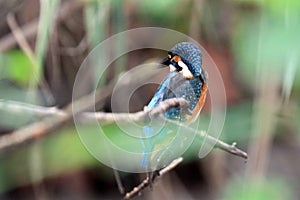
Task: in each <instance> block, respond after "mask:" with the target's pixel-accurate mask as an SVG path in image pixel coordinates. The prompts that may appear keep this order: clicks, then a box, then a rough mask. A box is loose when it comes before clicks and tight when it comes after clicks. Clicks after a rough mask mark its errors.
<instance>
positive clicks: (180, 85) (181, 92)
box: [142, 72, 202, 167]
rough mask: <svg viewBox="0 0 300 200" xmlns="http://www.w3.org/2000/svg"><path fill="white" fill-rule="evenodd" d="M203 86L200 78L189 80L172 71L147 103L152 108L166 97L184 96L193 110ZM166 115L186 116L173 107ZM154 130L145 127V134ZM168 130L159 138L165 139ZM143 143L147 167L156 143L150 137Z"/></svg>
mask: <svg viewBox="0 0 300 200" xmlns="http://www.w3.org/2000/svg"><path fill="white" fill-rule="evenodd" d="M201 86H202V82H201V81H200V79H196V78H195V79H192V80H187V79H185V78H184V77H183V76H182V75H181V74H179V73H177V72H172V73H170V74H169V75H168V76H167V77H166V78H165V79H164V81H163V82H162V83H161V85H160V86H159V88H158V89H157V91H156V92H155V94H154V96H153V98H152V99H151V101H150V102H149V104H148V105H147V108H149V109H152V108H154V107H156V106H157V105H158V104H159V103H160V102H162V101H164V100H166V99H170V98H179V97H183V98H185V99H186V100H187V101H188V103H189V105H190V110H193V109H194V108H195V106H196V104H197V102H198V100H199V98H200V95H201ZM165 117H166V118H168V119H172V120H182V121H184V120H185V117H184V116H182V115H181V113H180V109H179V108H171V109H170V110H168V111H167V112H166V113H165ZM153 131H154V128H153V127H150V126H144V127H143V132H144V136H146V137H147V138H149V137H151V136H152V134H153ZM167 132H168V130H163V131H162V132H160V133H159V134H160V136H161V137H159V138H160V139H163V137H164V136H165V135H166V134H167ZM142 145H143V158H142V166H144V167H145V166H147V162H148V160H149V158H148V157H149V152H152V151H153V149H154V145H155V144H153V143H151V140H150V141H149V139H142Z"/></svg>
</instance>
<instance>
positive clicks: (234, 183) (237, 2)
mask: <svg viewBox="0 0 300 200" xmlns="http://www.w3.org/2000/svg"><path fill="white" fill-rule="evenodd" d="M0 5H1V6H0V16H1V17H2V19H4V20H2V21H1V22H0V51H1V53H0V133H1V136H3V135H5V134H9V133H10V132H11V131H13V130H14V129H16V128H20V127H22V126H24V125H25V124H29V123H32V122H34V121H39V120H40V118H38V117H36V116H35V115H34V114H32V113H30V112H28V113H27V112H25V113H18V112H12V111H11V110H9V109H8V107H7V106H6V105H7V104H9V103H13V102H12V100H13V101H18V102H26V103H31V104H34V105H41V106H57V107H63V106H66V105H68V103H69V102H70V101H71V97H72V86H73V83H74V79H75V76H76V72H77V70H78V68H79V67H80V65H81V63H82V62H83V60H84V59H85V57H86V56H87V54H88V53H89V51H90V50H92V49H93V48H94V47H95V46H96V45H97V44H98V43H99V42H101V41H103V40H105V39H106V38H108V37H110V36H111V35H113V34H116V33H119V32H122V31H125V30H128V29H131V28H138V27H145V26H156V27H164V28H169V29H174V30H176V31H179V32H182V33H185V34H187V35H189V36H190V37H192V38H193V39H195V40H196V41H198V42H199V43H200V44H201V45H202V46H203V47H204V48H205V49H206V50H207V51H208V53H209V54H210V55H211V57H212V59H213V60H214V61H215V63H216V64H217V66H218V68H219V71H220V73H221V75H222V78H223V80H224V85H225V89H226V95H227V106H228V107H227V116H226V121H225V125H224V129H223V132H222V135H221V139H222V140H224V141H225V142H228V143H230V144H231V143H232V142H237V144H238V146H239V147H240V148H241V149H244V150H246V151H247V152H248V154H249V160H248V161H246V162H245V161H244V160H242V159H240V158H237V157H235V156H233V155H229V154H227V153H225V152H222V151H220V150H214V151H213V152H211V153H210V154H209V155H208V156H207V157H205V158H204V159H201V160H199V159H198V158H197V152H198V150H199V141H197V140H195V142H194V143H193V145H192V146H191V147H190V148H189V149H188V151H187V152H186V153H185V154H184V158H185V159H184V163H183V164H181V165H180V166H179V167H177V168H176V169H175V170H174V171H173V172H171V173H170V174H169V175H167V176H166V177H165V178H163V179H161V180H160V181H159V183H157V185H155V186H154V189H153V191H146V192H145V194H143V195H142V196H141V197H138V198H140V199H226V200H227V199H228V200H234V199H258V200H260V199H278V200H279V199H300V192H299V191H300V173H299V169H300V157H299V155H298V153H299V152H300V151H299V150H300V140H299V136H300V135H299V129H300V125H299V122H300V110H299V98H300V71H299V69H298V68H299V55H300V46H299V44H300V39H299V35H300V26H299V24H300V1H298V0H286V1H282V0H263V1H258V0H165V1H159V0H151V1H150V0H144V1H138V0H124V1H122V0H98V1H97V0H40V1H39V0H12V1H4V0H0ZM13 20H15V22H16V23H17V26H19V27H16V26H14V24H13V23H12V21H13ZM19 29H20V31H21V35H22V36H23V40H22V38H21V41H20V38H19V41H16V38H15V36H14V35H13V34H12V32H14V33H15V34H16V33H17V32H18V31H19ZM24 40H25V42H24ZM114 48H115V49H114V51H115V52H118V51H120V50H121V49H122V48H124V41H119V42H118V43H117V44H116V45H115V46H114ZM164 56H165V54H164V53H161V52H157V51H155V50H149V49H145V50H142V51H138V52H135V53H129V54H128V55H125V56H123V57H122V58H120V59H118V60H117V61H116V62H114V63H113V64H112V67H111V68H110V69H111V70H107V71H106V76H105V78H104V79H103V80H101V82H100V83H98V82H96V81H95V77H92V75H93V73H91V77H92V78H91V79H90V82H89V83H85V85H86V86H85V87H86V90H85V91H84V92H83V93H85V94H87V93H89V92H90V91H91V89H92V88H93V87H94V86H95V85H98V87H101V86H103V85H105V84H107V83H108V82H109V81H110V80H111V79H112V78H113V77H116V76H117V75H118V74H120V73H121V72H122V71H126V70H128V69H130V68H132V67H134V66H136V65H138V64H142V63H144V62H146V61H147V60H149V59H153V58H157V59H162V58H163V57H164ZM204 68H205V66H204ZM94 70H97V68H95V69H94ZM209 76H213V75H209ZM154 78H156V79H159V78H157V77H154ZM155 89H156V87H155V86H149V87H148V89H146V88H144V89H141V90H139V92H138V93H137V94H136V98H134V100H133V101H134V102H131V105H134V106H131V111H138V110H142V108H143V106H144V105H146V104H147V102H148V101H149V99H150V98H151V96H152V95H153V93H154V92H155ZM150 91H151V92H150ZM8 100H11V101H8ZM109 103H110V101H109V100H107V101H106V103H105V104H104V105H101V106H100V107H99V108H98V109H99V110H102V111H107V112H109V111H111V108H110V104H109ZM209 112H210V105H209V102H208V103H207V104H206V106H205V108H204V111H203V112H202V114H201V116H202V118H203V119H206V118H208V116H209ZM204 121H205V120H204ZM107 129H108V132H110V133H111V138H113V140H116V141H118V140H119V142H120V143H122V144H124V145H125V146H126V145H128V146H129V147H130V143H126V141H124V140H123V138H120V137H116V136H117V135H118V133H117V131H116V128H115V125H111V126H108V127H107ZM90 131H92V130H90ZM88 132H89V129H87V133H88ZM143 177H144V176H142V175H139V174H128V173H121V179H122V181H123V184H124V186H125V189H126V191H128V190H130V189H131V188H133V187H134V186H135V185H137V184H138V183H139V182H140V180H141V179H142V178H143ZM121 197H122V196H121V195H120V194H119V192H118V188H117V184H116V183H115V180H114V176H113V172H112V170H111V169H109V168H108V167H106V166H104V165H102V164H101V163H99V162H98V161H97V160H96V159H95V158H93V157H92V156H91V155H90V154H89V153H88V151H87V150H86V149H85V148H84V146H83V145H82V143H81V142H80V139H79V137H78V135H77V134H76V130H75V128H74V127H73V126H72V125H70V126H67V127H66V128H63V129H61V130H59V131H57V133H55V134H51V136H48V137H45V138H42V139H39V140H36V141H34V142H31V143H30V144H26V145H21V146H17V147H14V148H13V149H9V150H6V151H2V152H0V198H1V199H69V198H72V199H95V198H97V199H120V198H121Z"/></svg>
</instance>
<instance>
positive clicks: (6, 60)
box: [0, 50, 39, 86]
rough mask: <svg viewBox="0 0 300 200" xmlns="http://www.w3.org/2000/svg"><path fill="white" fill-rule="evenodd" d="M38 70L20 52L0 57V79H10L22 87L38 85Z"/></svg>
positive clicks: (14, 51)
mask: <svg viewBox="0 0 300 200" xmlns="http://www.w3.org/2000/svg"><path fill="white" fill-rule="evenodd" d="M36 74H37V69H36V68H35V67H34V66H33V64H32V62H31V60H30V59H29V58H28V57H27V56H26V55H25V54H24V52H23V51H20V50H11V51H8V52H5V53H2V54H1V55H0V79H8V80H10V81H12V82H15V83H17V84H18V85H20V86H29V85H30V84H32V83H33V84H34V85H35V84H37V83H38V81H39V80H38V79H37V78H36V76H35V75H36Z"/></svg>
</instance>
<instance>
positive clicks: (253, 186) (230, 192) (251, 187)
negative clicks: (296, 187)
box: [221, 178, 293, 200]
mask: <svg viewBox="0 0 300 200" xmlns="http://www.w3.org/2000/svg"><path fill="white" fill-rule="evenodd" d="M221 199H222V200H240V199H242V200H253V199H255V200H266V199H272V200H282V199H293V198H292V191H291V189H290V186H289V185H288V184H287V183H286V182H285V181H283V180H282V179H274V178H273V179H271V180H257V179H251V180H247V181H245V180H244V179H242V180H235V181H233V182H231V184H229V185H228V186H227V188H226V189H225V194H224V197H223V198H221Z"/></svg>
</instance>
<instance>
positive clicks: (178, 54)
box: [141, 42, 208, 167]
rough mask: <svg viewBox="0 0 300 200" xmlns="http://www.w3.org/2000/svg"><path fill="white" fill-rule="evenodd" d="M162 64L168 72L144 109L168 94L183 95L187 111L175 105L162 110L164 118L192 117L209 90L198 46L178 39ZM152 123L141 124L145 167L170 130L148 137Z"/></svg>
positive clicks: (192, 118)
mask: <svg viewBox="0 0 300 200" xmlns="http://www.w3.org/2000/svg"><path fill="white" fill-rule="evenodd" d="M161 64H162V65H163V66H168V67H169V69H170V73H169V74H168V75H167V76H166V77H165V79H164V80H163V81H162V83H161V84H160V85H159V87H158V89H157V90H156V92H155V93H154V96H153V97H152V99H151V100H150V102H149V103H148V105H147V106H145V109H153V108H155V107H156V106H157V105H158V104H159V103H160V102H162V101H164V100H166V99H170V98H184V99H185V100H186V101H187V102H188V104H189V110H190V111H191V112H190V113H188V114H187V113H183V112H182V111H181V110H180V108H177V107H174V108H171V109H169V110H168V111H166V112H165V113H164V116H165V118H167V119H169V120H174V121H178V122H183V123H186V124H188V123H190V122H191V121H193V120H195V119H196V118H197V117H198V115H199V113H200V111H201V109H202V107H203V105H204V103H205V99H206V93H207V90H208V85H207V79H208V77H207V73H206V71H205V70H204V69H203V67H202V52H201V49H200V48H199V47H198V46H197V45H196V44H194V43H191V42H181V43H178V44H176V45H175V46H174V47H173V48H171V49H170V50H169V52H168V56H167V57H166V58H165V59H163V60H162V62H161ZM154 132H155V127H152V126H149V125H146V126H144V127H143V135H144V136H145V138H146V139H145V138H143V139H142V146H143V153H142V161H141V165H142V166H143V167H147V166H149V165H150V163H149V162H151V157H152V156H151V152H152V151H153V149H154V148H155V145H157V144H155V143H157V141H158V140H163V139H164V138H165V137H166V135H167V134H168V132H169V130H164V131H161V132H160V133H159V134H158V139H156V140H155V141H154V142H153V141H149V140H148V138H150V137H151V136H152V135H153V133H154Z"/></svg>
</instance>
